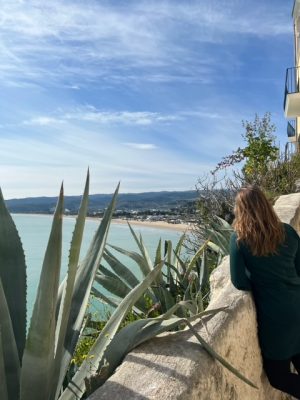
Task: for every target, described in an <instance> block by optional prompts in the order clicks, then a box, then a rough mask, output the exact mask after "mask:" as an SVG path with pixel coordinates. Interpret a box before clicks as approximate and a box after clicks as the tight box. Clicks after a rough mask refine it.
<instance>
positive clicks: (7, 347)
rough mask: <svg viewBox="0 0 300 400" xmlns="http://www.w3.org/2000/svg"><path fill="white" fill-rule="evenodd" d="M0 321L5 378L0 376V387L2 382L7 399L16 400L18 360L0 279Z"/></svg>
mask: <svg viewBox="0 0 300 400" xmlns="http://www.w3.org/2000/svg"><path fill="white" fill-rule="evenodd" d="M0 321H1V325H0V328H1V337H2V339H1V340H0V345H2V344H4V346H2V350H1V351H0V352H1V360H0V361H1V363H3V374H4V376H5V379H2V378H1V376H0V378H1V379H0V382H1V384H0V387H1V386H2V382H3V385H4V386H5V391H7V392H8V396H9V399H10V400H18V399H19V387H20V360H19V354H18V349H17V345H16V341H15V336H14V332H13V326H12V322H11V319H10V315H9V309H8V305H7V302H6V298H5V295H4V290H3V286H2V282H1V279H0ZM0 368H1V366H0ZM0 375H2V372H1V374H0ZM3 391H4V388H3ZM0 393H1V389H0ZM3 393H4V392H3ZM3 396H4V395H3ZM0 399H2V397H1V396H0Z"/></svg>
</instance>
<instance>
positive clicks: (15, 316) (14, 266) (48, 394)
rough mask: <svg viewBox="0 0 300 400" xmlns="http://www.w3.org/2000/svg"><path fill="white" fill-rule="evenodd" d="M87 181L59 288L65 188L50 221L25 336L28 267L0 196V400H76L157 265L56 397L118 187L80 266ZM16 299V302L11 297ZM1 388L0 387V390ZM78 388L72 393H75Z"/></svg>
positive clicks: (116, 312) (156, 270)
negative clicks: (94, 352)
mask: <svg viewBox="0 0 300 400" xmlns="http://www.w3.org/2000/svg"><path fill="white" fill-rule="evenodd" d="M88 187H89V177H88V178H87V182H86V187H85V191H84V195H83V199H82V203H81V207H80V210H79V215H78V218H77V221H76V225H75V230H74V233H73V238H72V242H71V248H70V254H69V266H68V273H67V277H66V278H65V280H64V281H63V282H62V284H61V285H60V286H59V284H58V283H59V275H60V264H61V246H62V214H63V190H61V193H60V196H59V200H58V204H57V208H56V211H55V214H54V218H53V224H52V229H51V233H50V238H49V242H48V246H47V249H46V253H45V258H44V263H43V267H42V272H41V277H40V283H39V288H38V293H37V298H36V302H35V306H34V310H33V314H32V318H31V323H30V326H29V329H28V334H27V338H26V310H25V307H24V304H26V264H25V258H24V252H23V249H22V244H21V241H20V238H19V236H18V233H17V230H16V227H15V225H14V222H13V220H12V218H11V216H10V214H9V213H8V211H7V209H6V206H5V203H4V200H3V197H2V195H1V198H0V219H1V224H0V248H1V251H0V277H1V280H0V321H1V330H0V331H1V339H2V340H1V343H0V350H1V352H0V376H1V386H2V389H1V390H2V392H1V395H2V397H1V399H3V400H6V399H9V400H18V399H21V400H27V399H30V400H34V399H36V400H37V399H40V398H43V399H48V400H52V399H58V398H59V399H75V398H78V397H79V398H80V397H81V396H82V395H83V393H84V391H85V380H86V379H87V378H88V377H89V376H90V375H91V373H92V372H91V371H92V369H93V368H97V366H98V365H99V363H100V362H101V361H102V357H103V354H104V351H105V349H106V348H107V346H109V344H110V342H111V339H112V338H113V337H114V335H115V333H116V332H117V331H118V329H119V326H120V324H121V323H122V321H123V320H124V318H125V317H126V315H127V313H128V311H129V310H130V309H131V308H132V307H133V305H134V304H135V302H136V301H137V300H138V299H139V298H140V297H141V296H142V294H143V292H144V291H145V290H146V289H147V287H148V286H149V284H150V283H151V282H152V280H153V279H155V278H156V276H157V274H158V273H159V272H160V269H161V267H162V265H158V266H157V267H154V268H153V269H152V270H151V271H150V272H149V274H148V275H147V276H146V278H145V279H144V280H143V281H142V282H140V283H139V285H137V286H136V287H135V289H134V290H132V291H131V292H130V293H129V294H128V296H126V298H125V299H124V300H123V301H122V302H121V304H120V305H119V307H118V308H117V309H116V310H115V312H114V313H113V315H112V316H111V318H110V319H109V321H108V322H107V323H106V324H105V326H104V328H103V329H102V331H101V333H100V334H99V335H98V337H97V339H96V341H95V343H94V346H93V348H96V350H97V357H95V356H94V354H92V356H93V357H91V355H90V354H88V355H87V357H86V359H85V360H84V361H83V362H82V364H81V366H80V369H79V370H78V371H77V372H76V374H75V375H74V377H73V378H72V381H71V382H69V383H68V384H67V387H66V388H65V390H64V391H63V393H62V394H61V389H62V387H63V386H62V385H63V381H64V380H65V375H66V372H67V370H68V367H69V364H70V361H71V358H72V355H73V353H74V349H75V347H76V344H77V342H78V338H79V336H80V332H81V330H82V326H83V323H84V316H85V311H86V306H87V304H88V299H89V293H90V290H91V286H92V284H93V281H94V277H95V274H96V272H97V269H98V266H99V263H100V260H101V257H102V253H103V250H104V246H105V242H106V238H107V234H108V229H109V225H110V221H111V217H112V213H113V209H114V206H115V202H116V196H117V192H118V188H117V190H116V192H115V194H114V196H113V200H112V202H111V204H110V206H109V207H108V209H107V211H106V214H105V216H104V218H103V219H102V222H101V224H100V226H99V228H98V230H97V232H96V234H95V236H94V239H93V240H92V242H91V245H90V248H89V250H88V252H87V254H86V256H85V258H84V260H83V261H82V262H81V263H80V264H79V265H78V260H79V253H80V246H81V241H82V234H83V229H84V221H85V216H86V210H87V203H88ZM16 293H18V299H17V300H18V301H16V297H15V294H16ZM2 383H3V384H2ZM74 386H76V389H74Z"/></svg>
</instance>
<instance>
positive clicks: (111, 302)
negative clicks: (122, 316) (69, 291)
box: [91, 287, 120, 308]
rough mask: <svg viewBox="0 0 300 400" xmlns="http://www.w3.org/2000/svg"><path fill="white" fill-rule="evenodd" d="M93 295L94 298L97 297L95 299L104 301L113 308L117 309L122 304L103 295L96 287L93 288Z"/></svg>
mask: <svg viewBox="0 0 300 400" xmlns="http://www.w3.org/2000/svg"><path fill="white" fill-rule="evenodd" d="M91 294H92V296H95V298H97V299H99V300H100V301H103V302H104V303H106V304H108V305H109V306H111V307H113V308H117V307H118V305H119V304H120V300H117V299H112V298H111V297H107V296H105V295H104V294H103V293H101V292H100V291H99V290H97V289H96V288H95V287H92V291H91Z"/></svg>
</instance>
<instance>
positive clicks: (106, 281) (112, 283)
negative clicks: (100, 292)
mask: <svg viewBox="0 0 300 400" xmlns="http://www.w3.org/2000/svg"><path fill="white" fill-rule="evenodd" d="M95 281H96V282H97V283H98V284H99V285H100V286H102V287H104V289H106V290H107V291H109V292H110V293H112V294H114V295H115V296H118V297H121V298H123V297H125V296H126V295H127V294H128V293H129V292H130V288H129V287H128V286H127V285H125V283H124V282H122V281H121V279H119V278H118V277H117V276H115V277H112V276H107V275H104V274H99V273H97V275H96V277H95Z"/></svg>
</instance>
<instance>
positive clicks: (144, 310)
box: [93, 224, 208, 316]
mask: <svg viewBox="0 0 300 400" xmlns="http://www.w3.org/2000/svg"><path fill="white" fill-rule="evenodd" d="M128 226H129V229H130V232H131V234H132V236H133V238H134V240H135V242H136V244H137V246H138V248H139V253H137V252H134V251H131V252H130V251H127V250H125V249H122V248H120V247H117V246H114V245H111V246H110V247H111V248H112V249H113V250H115V251H116V252H118V253H120V254H123V255H126V256H127V257H129V258H131V259H132V260H134V261H135V263H136V264H137V266H138V268H139V269H140V271H141V274H142V277H144V276H145V275H146V274H147V273H148V271H149V270H151V269H152V268H153V265H154V264H156V263H157V262H159V260H161V259H162V258H164V265H165V267H164V269H163V270H162V272H161V273H160V274H159V276H158V278H157V279H156V280H155V281H154V283H153V284H152V285H151V288H149V290H148V291H147V292H146V295H147V297H148V304H147V303H146V302H145V298H144V299H140V300H139V302H138V303H136V305H135V307H136V309H137V312H138V313H140V314H144V315H145V314H146V315H147V316H148V315H149V314H150V313H153V311H156V312H159V314H162V313H165V312H167V311H168V310H169V309H170V308H171V307H173V306H174V305H175V304H176V303H178V302H180V301H186V300H190V301H191V302H192V303H193V305H194V307H195V309H196V310H197V312H198V311H202V310H203V303H202V293H201V290H202V289H203V287H204V286H206V285H207V283H208V273H207V272H208V271H207V266H206V258H205V256H204V252H205V248H206V244H203V245H202V246H200V247H199V248H198V249H197V251H196V252H195V254H194V255H193V257H191V258H190V259H188V258H185V257H184V256H182V254H181V253H182V249H183V242H184V240H185V237H186V236H185V235H182V237H181V238H180V240H179V241H178V243H177V245H176V247H175V249H174V250H173V249H172V242H171V241H166V242H165V245H164V250H163V249H162V242H161V240H160V241H159V243H158V245H157V249H156V255H155V260H154V261H153V262H152V260H151V258H150V255H149V252H148V250H147V248H146V246H145V244H144V242H143V238H142V236H141V235H140V237H138V235H137V234H136V233H135V231H134V230H133V229H132V227H131V225H130V224H128ZM163 253H164V254H163ZM162 254H163V257H162ZM104 259H105V261H106V262H107V263H108V265H109V267H110V269H108V268H106V267H105V266H104V265H102V264H101V265H100V267H99V272H98V273H97V275H96V282H97V283H98V284H100V285H102V287H103V288H105V289H106V290H107V291H109V292H110V293H111V294H112V295H113V296H114V297H113V298H112V297H110V298H108V297H107V296H105V295H104V294H103V291H101V290H100V291H99V290H98V289H96V288H95V289H94V290H93V294H94V295H95V296H97V297H99V298H101V299H102V300H104V301H105V302H108V303H109V304H110V305H113V306H116V305H117V304H118V303H119V301H120V299H122V298H123V297H124V295H126V293H128V292H129V291H130V290H131V289H132V288H133V287H135V285H136V284H137V283H138V282H139V281H138V279H137V278H136V277H133V276H132V275H131V274H132V273H131V272H130V270H129V269H128V268H127V267H125V265H123V264H122V263H121V261H120V260H118V259H117V257H116V256H115V255H113V254H112V253H111V252H110V251H109V250H108V248H106V249H105V253H104ZM133 278H134V279H133ZM149 300H150V302H151V303H152V304H151V308H150V309H149V307H148V306H149ZM177 312H178V313H179V314H180V316H182V315H181V314H182V309H180V308H179V309H178V311H177ZM188 315H189V312H188V310H186V316H188Z"/></svg>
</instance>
